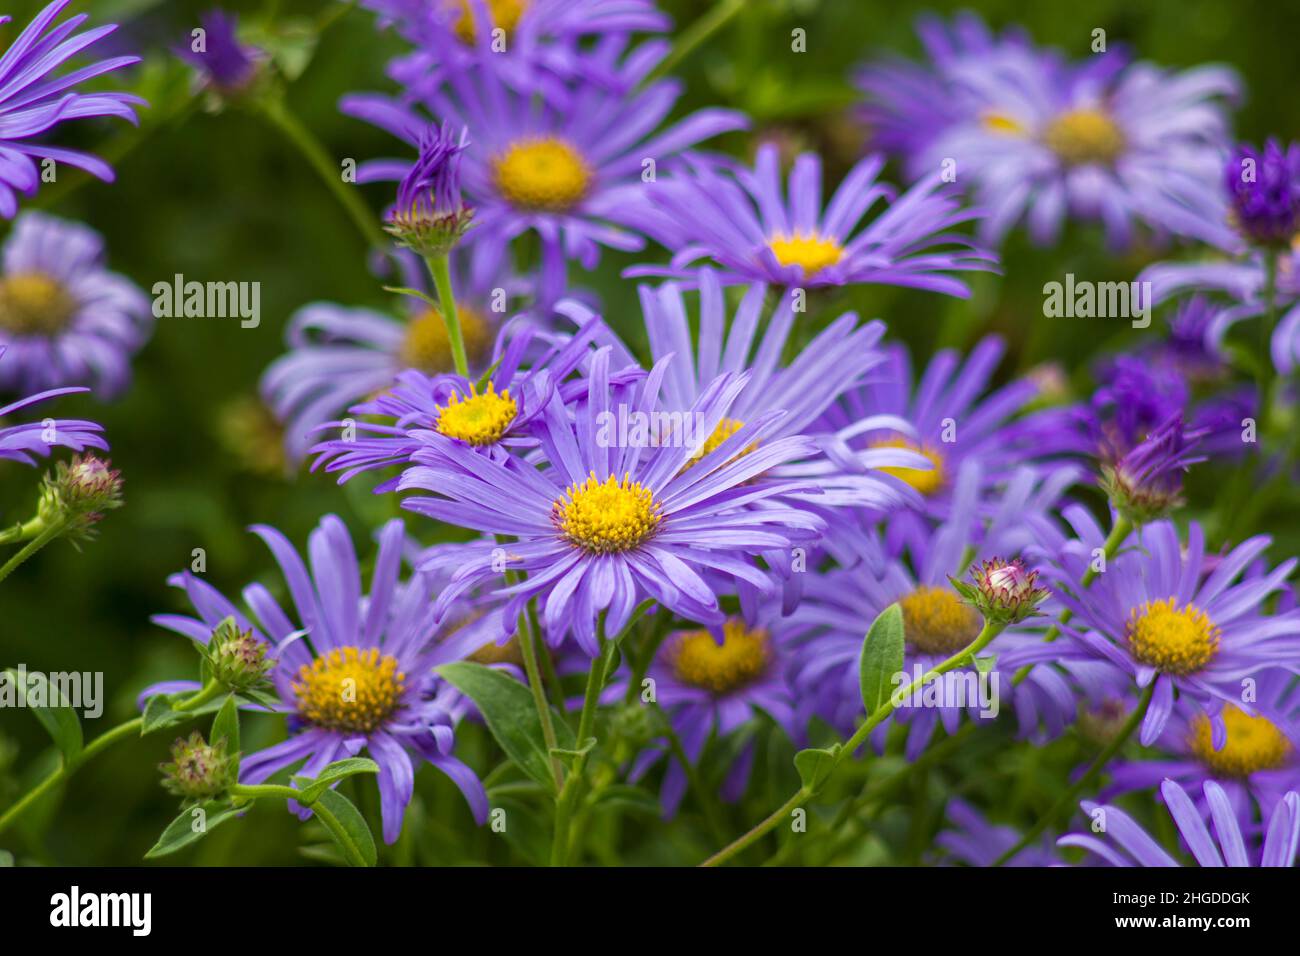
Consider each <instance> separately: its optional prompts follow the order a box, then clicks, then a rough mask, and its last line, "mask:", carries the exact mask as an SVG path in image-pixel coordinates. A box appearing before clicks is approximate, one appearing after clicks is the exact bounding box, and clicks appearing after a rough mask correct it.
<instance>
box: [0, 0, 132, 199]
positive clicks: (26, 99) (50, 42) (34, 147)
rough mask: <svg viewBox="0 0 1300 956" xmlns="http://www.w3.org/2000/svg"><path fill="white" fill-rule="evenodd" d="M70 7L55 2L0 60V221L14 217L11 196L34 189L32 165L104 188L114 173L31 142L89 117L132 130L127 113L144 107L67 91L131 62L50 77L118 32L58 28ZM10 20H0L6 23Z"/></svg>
mask: <svg viewBox="0 0 1300 956" xmlns="http://www.w3.org/2000/svg"><path fill="white" fill-rule="evenodd" d="M70 2H71V0H54V2H53V3H51V4H49V5H48V6H46V7H45V9H43V10H42V11H41V12H40V13H38V14H37V15H36V18H35V19H34V20H32V22H31V23H29V24H28V25H27V27H26V29H24V30H23V32H22V33H20V34H19V35H18V38H17V39H16V40H14V42H13V43H12V44H10V46H9V49H7V50H5V52H4V55H3V57H0V215H3V216H4V217H5V218H6V219H12V218H13V216H14V214H15V213H16V212H17V211H18V197H17V194H18V193H22V194H23V195H25V196H33V195H35V194H36V190H37V189H38V188H39V186H40V182H41V170H40V169H39V168H38V167H37V164H36V163H35V162H33V159H34V158H35V159H40V160H46V159H48V160H52V161H54V162H56V163H67V164H68V165H69V166H76V167H78V168H79V169H84V170H85V171H86V172H88V173H90V174H91V175H92V176H97V177H99V178H100V179H102V180H104V181H105V182H112V181H113V169H112V167H110V166H109V165H108V163H106V162H104V161H103V160H102V159H99V158H98V157H96V156H91V155H90V154H88V153H82V152H78V151H77V150H71V149H63V148H62V147H58V146H50V145H48V144H46V143H43V142H36V141H33V140H34V139H35V138H36V137H39V136H41V135H42V134H44V133H47V132H49V130H51V129H53V128H54V127H55V126H57V125H58V124H59V123H61V122H63V121H65V120H73V119H84V118H86V117H91V116H120V117H121V118H122V119H125V120H127V121H128V122H131V123H135V122H136V116H135V111H134V110H133V109H132V108H131V107H132V106H144V105H147V104H146V103H145V101H144V100H142V99H140V97H138V96H132V95H131V94H129V93H78V92H75V90H74V87H76V85H77V84H79V83H82V82H84V81H86V80H89V79H91V78H92V77H96V76H102V75H103V74H105V73H111V72H112V71H113V70H119V69H121V68H122V67H124V66H130V65H131V64H132V63H139V62H140V58H139V57H138V56H116V57H111V58H109V59H107V60H100V61H99V62H97V63H92V64H90V65H89V66H84V67H81V68H80V69H77V70H73V71H72V72H70V73H65V74H64V75H62V76H52V75H51V74H53V72H54V71H55V70H57V69H58V68H59V67H60V66H62V65H63V64H65V63H67V62H68V60H70V59H72V57H74V56H76V55H77V54H78V53H80V52H81V51H82V50H84V49H86V48H87V47H89V46H91V45H92V44H94V43H95V42H96V41H98V40H101V39H103V38H104V37H106V36H107V35H108V34H110V33H112V32H113V31H114V30H116V29H117V26H116V25H115V24H108V25H106V26H102V27H96V28H94V29H93V30H87V31H86V32H84V33H78V34H74V32H73V31H75V30H76V29H77V27H79V26H81V24H83V23H84V22H85V21H86V14H84V13H82V14H78V15H77V16H75V17H72V18H70V19H68V20H65V21H64V22H63V23H61V24H59V25H58V26H57V27H51V25H52V24H53V23H54V21H55V19H56V18H57V17H58V16H59V14H60V13H61V12H63V9H64V8H65V7H66V6H67V5H68V4H69V3H70ZM9 19H10V18H9V17H7V16H6V17H0V23H5V22H7V21H8V20H9Z"/></svg>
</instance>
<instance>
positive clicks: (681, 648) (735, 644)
mask: <svg viewBox="0 0 1300 956" xmlns="http://www.w3.org/2000/svg"><path fill="white" fill-rule="evenodd" d="M668 654H669V659H670V660H671V661H672V666H673V673H674V675H676V677H677V679H678V680H679V681H681V682H682V683H683V684H689V685H691V686H692V687H700V688H703V689H704V690H707V691H711V692H712V693H714V694H725V693H727V692H728V691H732V690H735V689H736V688H738V687H744V686H745V685H746V684H750V683H752V682H754V681H755V680H757V679H758V678H760V677H762V676H763V673H764V672H765V671H766V670H767V665H768V663H769V662H770V661H771V659H772V647H771V643H770V642H769V641H768V637H767V631H766V630H764V629H762V628H759V629H757V630H753V631H751V630H750V629H749V628H747V627H745V624H744V622H743V621H741V620H739V619H736V618H732V619H730V620H728V621H727V623H726V624H724V625H723V627H722V643H721V644H719V643H718V642H717V641H716V640H714V637H713V635H712V634H710V633H709V632H708V631H687V632H685V633H683V634H679V635H677V637H675V638H674V639H673V643H672V644H671V645H669V647H668Z"/></svg>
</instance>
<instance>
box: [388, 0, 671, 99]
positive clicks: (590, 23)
mask: <svg viewBox="0 0 1300 956" xmlns="http://www.w3.org/2000/svg"><path fill="white" fill-rule="evenodd" d="M363 6H366V7H368V8H370V9H371V10H374V11H375V12H376V13H378V14H379V15H380V23H381V24H382V25H384V26H390V25H391V26H394V27H395V28H396V30H397V32H398V33H399V34H400V35H401V36H402V37H403V38H404V39H405V40H407V41H408V42H409V43H410V44H411V46H412V48H413V50H412V52H411V53H409V54H407V55H404V56H401V57H398V58H397V59H395V60H394V61H393V62H392V63H391V64H390V65H389V69H388V73H389V75H390V76H391V77H392V78H393V79H394V80H396V81H397V82H398V83H400V84H401V85H402V86H403V87H405V88H406V89H407V90H408V91H409V92H410V95H411V96H413V97H419V96H421V95H423V94H424V93H426V92H428V91H429V90H430V89H433V88H435V87H437V86H438V85H439V84H441V83H443V82H445V81H446V79H447V78H448V76H449V75H452V74H454V73H456V72H458V71H462V70H466V69H472V68H473V66H474V64H476V63H483V62H486V63H488V64H489V65H490V66H491V68H492V69H494V70H496V71H497V72H499V73H500V74H501V76H502V78H503V79H504V80H505V81H506V82H508V83H509V84H510V85H511V86H512V87H514V88H515V89H517V90H519V91H521V92H525V93H527V92H532V91H533V90H534V89H535V88H537V86H538V85H539V83H540V84H541V85H542V87H543V88H544V89H545V90H547V91H548V93H551V94H554V95H559V96H563V95H564V89H565V81H574V80H580V81H583V82H586V83H598V84H603V85H606V86H610V87H615V88H622V89H627V88H628V87H627V86H626V85H625V83H626V80H622V81H620V76H619V73H618V71H617V70H611V69H609V68H608V65H607V61H605V60H604V59H602V58H601V57H594V56H591V55H590V51H589V50H587V51H584V50H582V49H581V46H582V45H583V44H586V43H587V42H588V41H591V40H593V39H594V40H596V41H597V45H598V46H600V47H607V46H608V45H609V44H610V43H611V42H613V43H621V42H625V41H626V38H627V36H628V35H629V34H632V33H643V32H644V33H661V32H663V31H665V30H667V29H668V28H669V27H670V26H671V25H672V22H671V21H670V20H669V18H668V17H667V15H666V14H664V13H663V12H662V11H660V10H659V9H657V8H656V6H655V4H654V3H653V2H651V0H364V2H363Z"/></svg>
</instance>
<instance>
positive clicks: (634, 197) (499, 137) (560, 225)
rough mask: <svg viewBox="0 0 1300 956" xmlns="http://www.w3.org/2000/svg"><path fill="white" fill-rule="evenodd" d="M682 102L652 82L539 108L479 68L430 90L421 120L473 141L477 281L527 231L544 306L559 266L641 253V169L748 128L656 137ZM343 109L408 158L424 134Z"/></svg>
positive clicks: (355, 103)
mask: <svg viewBox="0 0 1300 956" xmlns="http://www.w3.org/2000/svg"><path fill="white" fill-rule="evenodd" d="M659 52H660V53H662V51H659ZM491 59H492V56H491V55H488V56H487V60H491ZM657 60H658V55H655V56H646V55H645V54H644V53H643V52H642V51H639V50H638V51H634V52H633V53H632V54H630V55H629V56H628V57H627V59H626V60H625V61H624V62H623V63H622V64H620V66H619V70H620V75H624V76H625V77H626V80H627V85H628V88H629V89H630V88H631V87H633V86H635V85H636V84H638V83H640V82H641V81H642V80H644V79H645V78H646V76H647V75H648V73H649V71H650V70H651V68H653V66H654V64H655V63H656V62H657ZM680 93H681V86H680V84H678V83H677V82H675V81H670V80H659V81H656V82H654V83H651V84H649V85H648V86H645V87H644V88H642V89H639V90H637V91H636V92H629V93H619V92H612V91H609V90H606V89H603V88H598V87H590V86H583V87H580V88H576V89H575V90H574V95H573V97H572V98H571V100H570V101H568V102H566V103H564V104H562V105H557V104H555V103H553V102H545V103H538V102H536V101H535V99H534V98H533V97H531V96H529V95H527V94H525V93H521V92H518V91H515V90H512V89H511V88H509V87H508V86H507V85H506V84H505V83H504V82H503V81H502V79H501V77H500V76H499V75H498V74H497V73H496V72H495V71H494V70H492V69H491V68H490V67H489V66H487V65H484V64H483V63H482V62H481V61H480V60H476V61H475V63H474V64H472V65H471V66H470V67H469V68H467V69H465V70H463V71H458V72H456V73H455V74H453V75H452V76H450V77H449V78H448V80H447V84H446V86H440V87H438V88H437V89H435V90H431V91H430V92H429V93H428V95H427V96H426V97H424V100H423V104H424V106H425V107H426V108H427V109H428V111H429V112H430V113H432V114H433V115H434V116H435V117H437V118H438V119H439V120H440V121H442V122H444V123H451V124H452V125H453V126H467V127H468V128H469V129H470V131H471V134H472V137H473V142H472V143H471V144H470V146H469V148H468V149H467V150H466V151H465V153H464V156H463V161H462V167H461V168H462V171H463V181H464V187H465V193H466V195H467V197H468V199H469V201H470V203H471V204H472V205H473V206H474V222H475V228H474V230H473V232H471V233H470V235H469V237H468V240H467V244H468V245H469V246H470V247H471V248H472V250H473V255H474V268H475V271H476V272H479V273H481V272H483V271H491V270H492V269H495V268H497V267H498V266H499V264H500V263H501V262H502V261H503V259H504V257H505V255H506V252H507V249H508V247H509V244H510V242H511V241H512V240H513V239H515V238H516V237H517V236H519V235H521V234H522V233H524V232H528V231H534V232H536V233H537V234H538V236H539V238H540V239H541V244H542V254H541V260H542V276H541V290H540V293H541V298H542V300H543V301H544V302H552V301H554V300H555V298H557V297H558V296H559V295H560V293H561V292H562V291H563V290H564V286H565V277H566V265H565V263H566V261H567V260H569V259H573V260H576V261H577V262H579V263H580V264H581V265H582V266H583V268H585V269H592V268H595V266H596V263H597V262H598V260H599V257H600V247H601V246H609V247H611V248H614V249H620V250H633V251H634V250H638V249H641V248H642V247H643V246H644V244H645V242H644V239H642V237H641V236H640V235H639V234H637V232H630V231H628V229H632V230H640V229H641V228H642V219H643V218H644V217H643V216H641V215H640V214H639V213H638V208H639V207H640V206H641V205H643V202H644V190H643V186H642V183H641V176H642V174H643V172H644V171H645V170H646V169H647V168H649V167H648V166H646V163H647V162H653V163H654V164H655V165H656V168H657V167H659V166H662V165H663V164H664V163H666V162H667V161H668V160H669V159H671V158H672V157H673V156H674V155H676V154H677V153H679V152H680V151H681V150H683V149H686V148H688V147H690V146H693V145H695V144H696V143H699V142H700V141H702V140H705V139H708V138H709V137H712V136H716V135H718V134H719V133H725V132H728V131H730V130H736V129H743V128H744V127H745V126H746V125H747V121H746V119H745V117H744V116H742V115H741V114H739V113H736V112H734V111H731V110H721V109H706V110H700V111H698V112H696V113H692V114H691V115H689V116H687V117H686V118H684V119H682V120H681V121H679V122H678V123H676V124H674V125H672V126H670V127H669V128H667V129H665V130H663V131H662V132H657V133H656V132H655V131H656V130H657V129H658V127H659V126H660V125H661V124H662V123H663V121H664V119H665V118H666V117H667V115H668V113H669V112H670V111H671V110H672V108H673V104H674V103H675V102H676V101H677V98H678V96H679V95H680ZM340 108H341V109H342V110H343V112H345V113H347V114H348V115H350V116H356V117H358V118H360V119H364V120H366V121H367V122H370V123H374V124H375V125H377V126H380V127H382V128H383V129H386V130H388V131H389V132H390V133H392V134H394V135H395V136H398V137H400V138H402V139H403V140H405V141H406V142H407V143H409V144H411V145H412V146H418V139H419V132H420V131H421V130H423V129H425V128H426V127H427V125H428V124H427V121H425V120H422V119H421V118H420V115H419V114H418V113H417V112H416V110H415V109H413V108H412V107H410V106H407V105H404V104H403V103H401V102H398V101H396V100H393V99H391V98H388V97H384V96H379V95H372V94H365V95H353V96H347V97H344V98H343V101H342V102H341V104H340ZM408 168H409V164H407V163H404V162H402V161H397V160H382V161H377V162H371V163H365V164H363V165H362V166H361V168H359V169H358V171H357V181H358V182H374V181H378V180H385V179H401V178H403V177H404V176H405V175H406V173H407V170H408ZM624 227H626V228H624Z"/></svg>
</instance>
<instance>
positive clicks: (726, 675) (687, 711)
mask: <svg viewBox="0 0 1300 956" xmlns="http://www.w3.org/2000/svg"><path fill="white" fill-rule="evenodd" d="M776 618H777V613H776V608H775V607H774V606H769V608H768V609H767V613H766V614H765V615H764V616H763V624H759V625H753V626H751V625H749V624H746V623H745V622H744V621H742V620H741V619H740V618H728V619H727V621H726V623H724V624H723V625H722V627H721V628H720V631H721V633H720V634H718V635H715V634H714V632H713V631H710V630H707V629H700V630H677V631H674V632H673V633H671V634H669V635H668V637H667V639H666V640H665V641H664V643H663V645H662V646H661V648H660V650H659V652H658V653H657V654H656V655H655V659H654V661H653V662H652V663H651V665H650V667H649V669H648V670H647V672H646V676H647V677H648V678H649V679H650V680H653V681H654V695H655V697H654V699H655V702H656V703H657V704H658V705H659V706H660V707H662V708H663V710H664V713H665V715H666V716H667V718H668V721H669V722H670V723H671V724H672V728H673V731H674V732H675V733H676V734H677V737H678V739H679V740H680V741H681V745H682V750H683V751H684V753H685V755H686V759H687V760H689V761H690V762H691V764H692V765H694V764H697V763H699V761H700V758H701V756H702V755H703V753H704V748H705V746H706V745H707V744H708V743H709V742H710V741H711V740H714V739H715V738H716V739H723V738H727V737H730V736H732V735H733V734H735V733H736V732H737V731H739V730H741V728H743V727H744V726H745V725H747V724H750V723H751V722H752V721H754V720H755V719H756V718H757V717H759V716H760V715H761V714H765V715H767V716H768V717H770V718H772V720H773V721H775V722H776V724H777V726H779V727H780V728H781V729H782V730H783V731H785V733H786V734H787V735H788V736H789V738H790V739H791V740H793V741H794V742H795V745H796V746H799V745H801V744H802V742H803V731H802V728H801V726H800V724H799V722H798V721H797V720H796V718H795V709H794V698H793V695H792V694H791V690H790V686H789V683H788V681H787V679H786V671H787V669H788V665H789V651H790V649H789V648H788V647H787V646H786V645H785V644H783V643H782V641H781V638H780V635H779V631H778V630H777V629H775V628H774V627H773V626H772V625H773V624H774V623H775V621H776ZM626 692H627V681H626V680H623V681H622V682H615V683H612V684H611V685H610V687H609V688H608V690H607V691H606V697H607V698H608V699H610V700H621V699H622V698H623V697H624V696H625V695H626ZM754 751H755V743H754V741H753V740H752V739H749V740H747V741H745V743H744V744H743V746H741V747H740V748H739V749H738V750H737V751H736V752H735V753H734V754H732V755H731V760H730V763H729V766H728V767H727V772H726V777H725V779H724V780H723V783H722V790H721V793H722V798H723V799H724V800H727V801H729V802H730V801H735V800H738V799H740V796H741V795H742V794H743V793H744V792H745V787H746V785H747V784H748V782H749V777H750V772H751V770H752V769H753V764H754ZM670 754H671V748H670V747H669V746H668V743H667V742H666V741H661V742H660V743H658V744H657V745H653V746H651V747H648V748H646V749H645V750H643V751H641V753H640V754H639V755H638V756H637V758H636V759H635V760H634V761H633V763H632V766H631V768H630V770H629V771H628V779H629V781H631V782H636V781H637V780H639V779H640V778H641V777H642V776H644V774H645V773H646V772H647V771H648V770H649V769H650V768H651V767H653V766H654V765H655V764H656V763H657V762H658V761H659V760H660V759H662V758H664V757H666V756H669V755H670ZM686 784H687V776H686V770H685V768H683V767H682V765H681V763H679V762H678V761H677V760H670V761H669V763H668V766H667V769H666V771H665V773H664V780H663V786H662V788H661V789H660V791H659V802H660V806H661V807H662V808H663V814H664V817H665V818H671V817H672V816H673V815H675V814H676V812H677V808H678V806H679V804H680V803H681V800H682V796H683V795H684V794H685V791H686Z"/></svg>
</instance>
